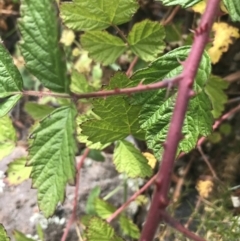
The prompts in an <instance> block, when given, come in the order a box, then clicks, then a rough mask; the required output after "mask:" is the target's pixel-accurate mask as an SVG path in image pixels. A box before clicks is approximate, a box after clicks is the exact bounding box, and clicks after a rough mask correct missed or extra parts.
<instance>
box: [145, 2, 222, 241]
mask: <svg viewBox="0 0 240 241" xmlns="http://www.w3.org/2000/svg"><path fill="white" fill-rule="evenodd" d="M219 2H220V0H209V1H208V4H207V7H206V11H205V13H204V15H203V17H202V19H201V22H200V26H199V28H198V29H197V30H196V31H195V39H194V43H193V45H192V49H191V51H190V53H189V57H188V58H187V60H186V61H185V62H184V63H183V66H184V69H183V73H182V75H183V79H182V81H180V82H179V90H178V94H177V100H176V104H175V108H174V112H173V115H172V119H171V123H170V127H169V132H168V135H167V139H166V142H165V143H164V153H163V157H162V163H161V168H160V169H159V171H158V174H157V178H156V188H155V191H154V194H153V199H152V204H151V207H150V210H149V213H148V216H147V220H146V223H145V225H144V227H143V231H142V233H141V238H140V241H151V240H153V238H154V235H155V232H156V230H157V227H158V224H159V221H160V220H162V219H163V215H161V214H163V211H164V210H165V208H166V207H167V206H168V191H169V187H170V182H171V173H172V170H173V166H174V160H175V157H176V153H177V148H178V144H179V142H180V140H181V139H182V132H181V130H182V126H183V122H184V118H185V114H186V111H187V106H188V102H189V100H190V98H191V96H192V95H193V91H192V85H193V82H194V78H195V76H196V73H197V70H198V67H199V64H200V61H201V58H202V54H203V51H204V48H205V45H206V44H207V42H208V39H209V33H210V30H211V27H212V24H213V21H214V18H215V16H216V15H217V13H218V11H219ZM194 240H202V239H196V238H195V239H194Z"/></svg>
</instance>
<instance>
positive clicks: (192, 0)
mask: <svg viewBox="0 0 240 241" xmlns="http://www.w3.org/2000/svg"><path fill="white" fill-rule="evenodd" d="M158 1H160V2H162V3H163V5H165V6H173V5H181V6H182V7H183V8H189V7H191V6H193V5H194V4H196V3H198V2H201V1H202V0H158Z"/></svg>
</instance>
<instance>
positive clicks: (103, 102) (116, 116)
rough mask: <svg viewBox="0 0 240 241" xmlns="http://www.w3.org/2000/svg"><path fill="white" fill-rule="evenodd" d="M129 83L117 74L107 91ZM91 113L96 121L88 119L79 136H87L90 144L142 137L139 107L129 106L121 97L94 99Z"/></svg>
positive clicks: (124, 76)
mask: <svg viewBox="0 0 240 241" xmlns="http://www.w3.org/2000/svg"><path fill="white" fill-rule="evenodd" d="M128 83H129V79H128V78H127V77H126V75H124V74H122V73H117V74H116V75H115V76H114V77H113V78H112V79H111V81H110V85H109V86H108V89H115V88H116V87H117V88H121V87H123V86H126V85H127V84H128ZM92 105H93V111H94V113H95V114H96V115H97V116H98V117H99V118H98V119H89V120H87V121H85V122H83V123H82V124H81V126H80V128H81V129H82V132H81V134H82V135H83V136H88V141H91V142H92V143H97V142H101V143H102V144H107V143H109V142H113V141H116V140H119V139H124V138H125V137H127V136H128V135H130V134H132V135H136V136H138V135H142V131H141V128H140V126H139V123H138V114H139V111H140V108H141V107H140V106H133V105H130V104H129V103H128V102H127V101H126V100H125V99H124V97H122V96H117V97H116V96H114V97H108V98H106V99H95V100H93V101H92Z"/></svg>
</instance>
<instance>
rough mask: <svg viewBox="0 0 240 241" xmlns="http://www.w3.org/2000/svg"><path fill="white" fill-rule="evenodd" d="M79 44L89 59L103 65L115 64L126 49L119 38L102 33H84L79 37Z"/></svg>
mask: <svg viewBox="0 0 240 241" xmlns="http://www.w3.org/2000/svg"><path fill="white" fill-rule="evenodd" d="M81 43H82V46H83V48H84V49H85V50H87V51H88V52H89V56H90V57H91V58H93V59H94V60H96V61H99V62H101V63H103V64H104V65H108V64H112V63H113V62H115V60H116V59H117V58H118V57H119V56H120V55H121V54H122V53H123V52H124V50H125V48H126V46H125V43H124V42H123V41H122V40H121V39H120V38H118V37H116V36H113V35H111V34H109V33H108V32H104V31H91V32H86V33H85V34H83V35H82V37H81Z"/></svg>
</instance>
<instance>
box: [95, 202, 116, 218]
mask: <svg viewBox="0 0 240 241" xmlns="http://www.w3.org/2000/svg"><path fill="white" fill-rule="evenodd" d="M94 208H95V212H96V214H97V215H98V216H99V217H100V218H102V219H107V218H109V217H110V216H111V214H112V213H114V212H115V210H116V208H115V207H114V206H112V205H111V204H110V203H108V202H106V201H104V200H102V199H100V198H96V199H95V202H94Z"/></svg>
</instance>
